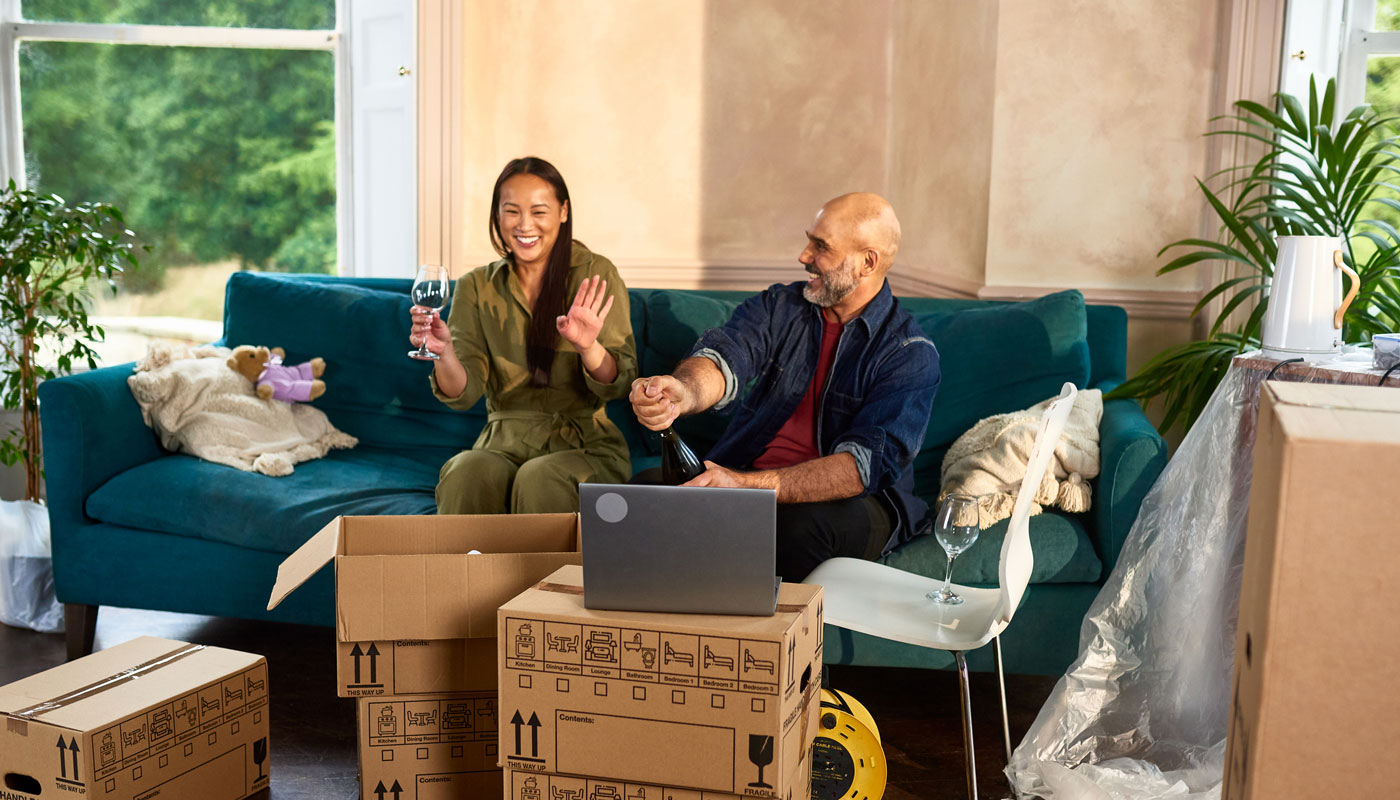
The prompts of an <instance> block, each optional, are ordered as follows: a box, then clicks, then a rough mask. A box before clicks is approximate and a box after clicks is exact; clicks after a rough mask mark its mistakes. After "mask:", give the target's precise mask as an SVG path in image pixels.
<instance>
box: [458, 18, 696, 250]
mask: <svg viewBox="0 0 1400 800" xmlns="http://www.w3.org/2000/svg"><path fill="white" fill-rule="evenodd" d="M705 25H706V6H705V4H704V3H699V2H668V3H656V2H650V0H608V1H607V2H583V3H581V2H575V1H574V0H511V2H509V3H506V2H494V1H493V2H474V3H470V4H468V6H467V10H466V13H465V14H464V15H463V19H462V26H463V48H462V50H463V64H462V70H463V75H462V85H463V99H462V102H463V105H464V112H463V123H462V125H463V130H462V131H461V133H460V135H461V137H462V144H463V152H464V159H463V160H464V167H463V175H462V176H461V181H462V183H461V186H462V191H463V192H464V193H465V198H464V199H465V203H464V205H465V217H466V218H465V219H464V220H458V221H454V223H455V224H460V225H464V226H465V252H466V253H467V256H466V258H465V261H466V262H467V263H468V264H481V263H485V262H486V261H489V260H494V259H495V258H496V256H495V254H494V253H493V252H492V250H491V245H490V239H489V238H488V235H487V229H486V220H487V215H488V211H489V206H490V201H491V187H492V185H493V184H494V183H495V180H496V176H497V175H498V174H500V170H501V168H502V167H503V166H504V165H505V163H506V162H507V161H509V160H510V159H511V158H514V157H517V156H522V155H538V156H541V157H543V158H546V159H548V160H549V161H551V162H553V163H554V165H555V166H557V167H558V168H559V170H560V172H562V173H563V175H564V178H565V180H566V181H567V182H568V184H569V192H570V194H571V195H572V197H573V205H574V235H575V236H576V237H578V238H579V239H580V240H582V241H584V242H585V243H587V244H588V245H590V246H591V247H593V248H594V249H595V250H597V251H598V252H601V253H603V254H605V255H608V256H610V257H612V258H614V259H624V258H625V259H631V260H634V261H639V262H640V261H647V260H666V259H675V258H679V257H691V258H693V257H694V255H695V253H696V249H697V245H698V242H699V238H700V224H701V217H700V214H699V211H698V210H699V208H700V204H701V197H702V189H703V185H702V180H701V163H702V149H701V144H702V141H703V134H704V129H703V122H702V110H703V105H702V103H701V94H700V88H701V81H700V76H701V74H702V71H703V61H702V59H703V57H704V46H703V42H704V37H705Z"/></svg>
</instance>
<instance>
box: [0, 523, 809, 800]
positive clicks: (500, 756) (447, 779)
mask: <svg viewBox="0 0 1400 800" xmlns="http://www.w3.org/2000/svg"><path fill="white" fill-rule="evenodd" d="M579 560H580V556H579V532H578V517H577V515H575V514H543V515H514V516H452V517H448V516H444V517H341V518H338V519H336V520H335V521H334V522H332V523H331V524H330V525H328V526H326V528H324V529H323V530H322V531H321V532H320V533H318V534H316V536H314V537H313V538H312V539H311V540H309V541H308V542H307V543H306V544H305V545H303V546H302V548H301V549H299V550H298V551H297V552H296V553H294V554H292V555H291V556H289V557H288V558H287V560H286V561H285V562H283V564H282V566H281V568H280V569H279V570H278V576H277V583H276V586H275V588H274V589H273V592H272V597H271V601H270V603H269V606H268V607H269V608H272V607H275V606H276V605H277V604H278V603H280V602H281V600H282V599H283V598H285V597H286V596H287V595H288V594H290V593H291V592H292V591H294V590H295V589H296V588H297V587H298V586H300V585H301V584H302V583H304V582H305V581H306V580H307V579H308V578H310V577H311V576H312V575H314V574H315V573H316V572H317V571H318V570H320V569H321V568H322V567H323V566H325V565H326V564H328V563H334V564H335V571H336V639H337V643H336V651H337V658H336V675H337V680H336V682H337V693H338V694H339V695H340V696H341V697H347V698H355V700H356V703H357V709H358V716H359V725H358V736H357V746H358V749H359V762H360V787H361V791H360V796H361V797H362V798H364V800H402V798H408V797H414V798H492V797H501V796H502V795H503V794H504V797H506V798H508V799H510V800H702V798H705V799H714V798H731V797H735V796H747V797H770V798H777V799H778V800H792V798H806V797H807V796H808V793H809V786H810V779H811V762H810V753H811V747H812V740H813V738H814V737H815V735H816V726H817V724H818V708H819V699H818V696H819V685H820V680H821V647H822V590H821V587H818V586H807V585H802V584H784V585H783V586H782V588H781V590H780V593H779V596H778V610H777V613H776V614H774V615H773V616H771V617H736V616H712V615H703V614H648V613H640V612H601V611H593V610H589V609H585V608H584V606H583V583H582V569H581V568H580V567H579V566H577V565H578V563H579ZM498 676H499V680H498ZM147 678H149V679H147ZM143 679H145V680H143ZM498 691H499V694H498ZM267 698H268V675H267V663H266V661H265V660H264V659H263V658H262V657H261V656H256V655H251V654H247V653H238V652H235V651H230V650H222V649H219V648H212V647H204V646H201V645H189V644H185V643H182V642H171V641H166V640H162V639H152V638H144V639H138V640H136V641H133V642H128V643H126V644H123V645H118V646H116V647H113V648H110V649H107V650H104V651H102V652H100V653H96V654H94V655H92V656H89V657H87V658H85V659H81V660H79V661H75V662H73V663H71V664H66V665H63V666H60V667H56V668H54V669H52V670H49V671H47V672H44V673H41V674H39V675H35V676H33V677H31V678H28V679H25V680H23V681H19V682H18V683H14V684H11V685H9V686H6V687H3V688H0V715H3V716H5V717H6V721H5V727H4V729H3V730H0V771H3V773H4V774H5V780H6V784H5V786H6V787H7V789H9V790H13V791H14V792H16V794H15V796H16V797H26V798H27V797H31V796H32V797H39V796H41V795H42V796H47V795H48V794H53V795H55V796H61V795H63V794H97V795H100V796H102V797H105V798H113V800H125V798H135V799H136V800H151V799H152V798H155V797H158V796H166V797H216V798H224V799H225V800H241V799H242V798H244V797H247V796H248V795H250V794H252V793H253V792H255V791H258V790H260V789H263V788H265V787H267V786H268V772H267V760H268V714H267V703H268V700H267ZM55 742H56V743H57V744H55ZM502 766H504V767H505V771H504V773H503V772H502ZM11 784H14V785H11Z"/></svg>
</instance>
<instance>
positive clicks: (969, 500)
mask: <svg viewBox="0 0 1400 800" xmlns="http://www.w3.org/2000/svg"><path fill="white" fill-rule="evenodd" d="M977 515H978V512H977V498H975V497H972V496H970V495H965V494H957V493H952V494H949V495H948V496H947V497H945V498H943V505H942V506H940V507H939V508H938V516H937V518H935V519H934V522H933V535H934V536H936V537H938V543H939V544H941V545H943V552H945V553H947V554H948V573H947V574H946V575H945V576H944V577H943V588H941V589H938V590H936V591H932V592H929V593H928V599H930V600H932V601H933V602H935V603H943V604H944V605H949V606H955V605H958V604H959V603H961V602H962V601H963V599H962V596H961V595H958V594H955V593H954V592H953V590H952V588H951V586H952V583H953V559H955V558H957V557H958V556H959V555H960V554H961V553H962V551H964V550H966V549H967V548H969V547H971V546H972V543H973V542H975V541H977V536H978V534H980V533H981V532H982V528H981V526H980V525H979V524H978V521H977Z"/></svg>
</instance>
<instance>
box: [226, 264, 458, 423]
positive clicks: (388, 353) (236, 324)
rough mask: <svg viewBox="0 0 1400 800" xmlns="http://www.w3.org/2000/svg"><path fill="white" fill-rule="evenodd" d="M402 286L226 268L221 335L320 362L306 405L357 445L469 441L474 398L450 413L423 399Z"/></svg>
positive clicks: (424, 373)
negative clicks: (319, 379)
mask: <svg viewBox="0 0 1400 800" xmlns="http://www.w3.org/2000/svg"><path fill="white" fill-rule="evenodd" d="M410 305H411V302H410V300H409V297H408V293H407V292H386V291H381V290H379V289H371V288H366V287H362V286H355V285H353V284H348V283H335V282H329V281H311V280H305V278H304V276H296V275H267V274H261V273H256V272H236V273H234V274H233V275H231V276H229V281H228V288H227V293H226V297H225V300H224V343H225V344H226V345H228V346H229V347H235V346H237V345H240V344H261V345H267V346H268V347H283V348H286V350H287V358H286V363H288V364H297V363H300V362H302V361H305V360H307V359H310V358H312V357H314V356H320V357H322V358H324V359H325V360H326V374H325V375H324V376H323V379H324V380H325V382H326V393H325V394H324V395H322V396H321V397H318V398H317V399H316V400H315V401H314V402H313V403H312V405H314V406H316V407H317V408H319V409H321V410H323V411H325V412H326V416H328V417H330V420H331V422H332V423H333V424H334V425H335V426H336V427H337V428H340V429H341V430H343V431H345V432H346V433H349V434H351V435H352V436H356V437H358V438H359V439H360V443H361V444H362V445H370V446H376V445H377V446H382V447H397V446H400V445H402V444H405V443H413V444H424V445H443V446H448V447H452V448H454V450H461V449H465V448H468V447H471V446H472V443H473V442H475V441H476V435H477V432H479V431H480V430H481V427H482V426H483V425H484V424H485V421H486V420H485V411H484V406H483V404H481V403H478V404H477V406H476V408H474V409H473V410H472V411H470V412H468V413H465V414H464V413H462V412H460V411H454V410H452V409H450V408H448V407H447V406H445V405H443V404H442V403H440V402H438V400H437V398H435V397H433V393H432V390H431V389H430V388H429V386H428V373H429V372H431V371H432V367H431V366H429V365H428V364H427V363H425V362H422V361H415V360H413V359H411V358H409V357H408V355H407V354H408V351H409V349H410V346H409V343H408V308H409V306H410Z"/></svg>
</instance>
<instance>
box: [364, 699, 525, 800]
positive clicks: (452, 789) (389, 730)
mask: <svg viewBox="0 0 1400 800" xmlns="http://www.w3.org/2000/svg"><path fill="white" fill-rule="evenodd" d="M356 708H357V710H358V712H359V713H358V716H359V736H358V737H357V739H356V742H357V747H358V750H359V754H360V797H361V798H363V800H400V799H401V798H444V800H445V799H446V798H454V800H456V799H462V798H467V799H469V800H477V798H491V799H492V800H494V799H495V798H498V797H500V796H501V768H500V766H499V765H498V764H497V759H498V752H497V749H498V748H497V721H496V717H497V714H496V693H495V692H494V691H492V692H470V693H456V694H444V695H421V694H419V695H409V696H406V697H375V698H368V697H362V698H360V699H359V700H357V701H356Z"/></svg>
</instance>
